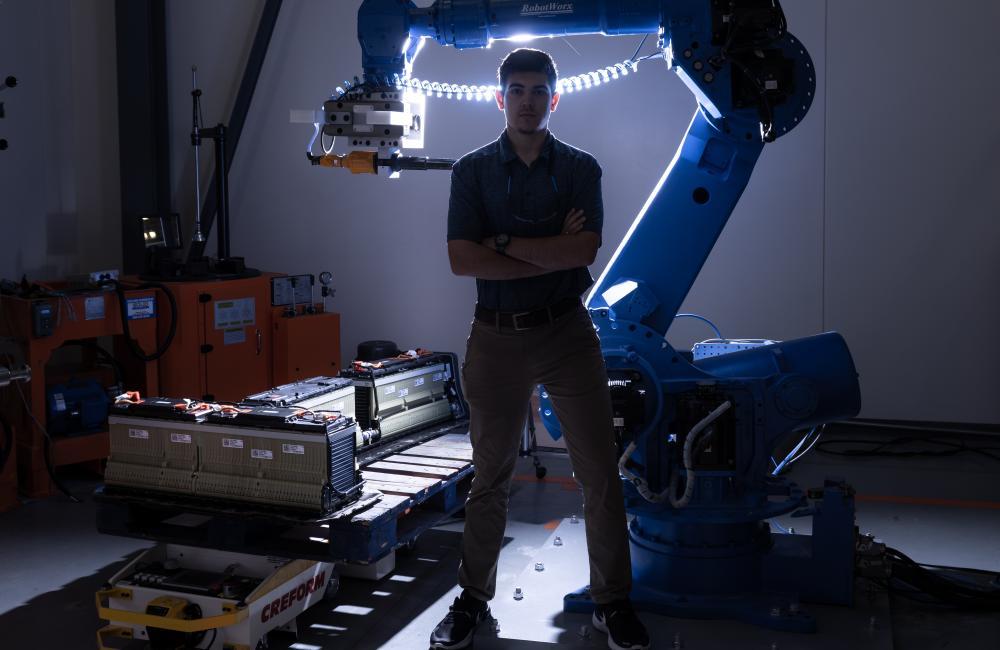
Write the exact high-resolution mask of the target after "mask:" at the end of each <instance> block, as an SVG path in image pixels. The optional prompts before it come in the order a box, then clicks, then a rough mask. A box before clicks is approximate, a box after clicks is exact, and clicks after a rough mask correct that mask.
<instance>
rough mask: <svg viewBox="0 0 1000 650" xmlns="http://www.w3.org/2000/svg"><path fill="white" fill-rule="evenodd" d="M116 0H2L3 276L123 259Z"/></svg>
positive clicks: (32, 275)
mask: <svg viewBox="0 0 1000 650" xmlns="http://www.w3.org/2000/svg"><path fill="white" fill-rule="evenodd" d="M115 70H116V69H115V31H114V3H112V2H106V1H105V2H102V1H101V0H43V1H38V0H6V1H5V2H0V79H3V78H6V77H7V76H8V75H14V76H15V77H17V79H18V85H17V87H16V88H13V89H7V90H3V91H0V101H2V102H3V103H4V106H5V108H6V115H7V117H6V118H5V119H0V137H2V138H6V139H7V140H8V142H9V145H10V148H9V149H7V150H6V151H0V242H2V243H3V246H2V249H0V251H2V252H0V277H3V278H9V279H19V278H20V276H21V275H22V274H25V273H26V274H27V275H28V277H29V279H33V280H39V279H53V278H57V277H61V276H64V275H67V274H73V273H78V272H86V271H89V270H96V269H103V268H115V267H118V266H119V265H120V264H121V244H120V242H121V225H120V224H121V217H120V216H119V214H120V208H119V206H120V193H119V176H118V169H119V168H118V104H117V102H118V100H117V92H116V85H115V84H116V76H117V75H116V71H115Z"/></svg>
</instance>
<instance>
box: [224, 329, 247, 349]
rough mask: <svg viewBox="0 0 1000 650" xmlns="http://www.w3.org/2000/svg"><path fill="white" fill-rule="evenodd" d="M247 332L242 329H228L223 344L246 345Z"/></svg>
mask: <svg viewBox="0 0 1000 650" xmlns="http://www.w3.org/2000/svg"><path fill="white" fill-rule="evenodd" d="M246 342H247V332H246V330H245V329H243V328H242V327H237V328H234V329H228V330H226V331H224V332H223V333H222V344H223V345H233V344H235V343H246Z"/></svg>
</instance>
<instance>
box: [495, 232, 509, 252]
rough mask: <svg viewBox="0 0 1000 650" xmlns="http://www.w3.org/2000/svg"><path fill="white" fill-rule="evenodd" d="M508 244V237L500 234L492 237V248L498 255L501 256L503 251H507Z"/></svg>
mask: <svg viewBox="0 0 1000 650" xmlns="http://www.w3.org/2000/svg"><path fill="white" fill-rule="evenodd" d="M509 243H510V235H507V234H504V233H500V234H499V235H495V236H494V237H493V248H494V249H496V252H498V253H500V254H501V255H503V254H504V251H505V250H507V244H509Z"/></svg>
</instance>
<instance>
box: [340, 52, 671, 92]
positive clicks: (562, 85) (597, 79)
mask: <svg viewBox="0 0 1000 650" xmlns="http://www.w3.org/2000/svg"><path fill="white" fill-rule="evenodd" d="M658 56H659V55H654V56H651V57H643V58H642V59H638V60H632V59H626V60H625V61H622V62H621V63H616V64H614V65H609V66H606V67H604V68H600V69H598V70H594V71H592V72H585V73H583V74H578V75H573V76H572V77H564V78H562V79H560V80H559V81H558V82H557V84H556V88H557V90H558V91H559V92H560V93H572V92H580V91H582V90H587V89H589V88H593V87H595V86H600V85H601V84H605V83H610V82H612V81H615V80H616V79H621V78H622V77H627V76H628V75H629V73H631V72H638V71H639V63H640V62H641V61H645V60H648V59H650V58H658ZM393 81H394V82H395V85H396V88H399V89H400V90H403V89H406V90H411V91H416V92H420V93H423V94H425V95H427V96H428V97H446V98H448V99H458V100H462V99H465V100H468V101H472V100H476V101H488V100H490V99H493V96H494V93H495V92H496V91H497V90H499V86H474V85H468V84H453V83H439V82H437V81H427V80H423V79H418V78H416V77H400V76H398V75H397V76H395V77H394V79H393ZM337 90H338V91H339V90H340V89H339V88H338V89H337Z"/></svg>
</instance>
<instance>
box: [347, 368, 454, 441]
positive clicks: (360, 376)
mask: <svg viewBox="0 0 1000 650" xmlns="http://www.w3.org/2000/svg"><path fill="white" fill-rule="evenodd" d="M455 372H456V369H455V367H454V361H453V357H452V355H449V354H438V353H433V354H430V355H426V356H423V357H419V358H417V359H408V360H399V359H387V360H382V361H379V362H375V363H366V364H361V363H355V364H354V365H353V366H352V368H350V369H345V370H342V371H341V373H340V376H341V377H345V378H349V379H351V380H352V381H353V382H354V387H355V391H356V392H355V394H354V397H355V402H354V409H355V410H354V412H355V417H356V418H357V421H358V428H359V430H360V432H361V442H360V445H374V444H379V443H384V442H387V441H389V440H391V439H393V438H396V437H399V436H401V435H404V434H407V433H411V432H413V431H416V430H418V429H422V428H424V427H426V426H429V425H432V424H436V423H438V422H443V421H445V420H450V419H452V418H453V417H455V412H456V410H457V409H458V408H459V407H458V406H457V405H456V404H455V403H454V402H455V400H456V399H457V398H456V393H455V391H454V390H452V386H453V384H454V381H455ZM360 445H359V446H360Z"/></svg>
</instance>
